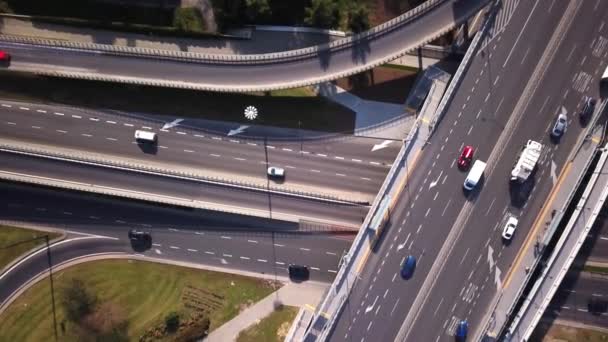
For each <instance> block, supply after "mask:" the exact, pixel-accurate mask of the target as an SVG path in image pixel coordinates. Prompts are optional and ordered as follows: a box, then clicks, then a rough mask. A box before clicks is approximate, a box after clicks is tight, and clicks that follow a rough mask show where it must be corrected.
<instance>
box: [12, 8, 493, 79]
mask: <svg viewBox="0 0 608 342" xmlns="http://www.w3.org/2000/svg"><path fill="white" fill-rule="evenodd" d="M481 3H482V5H485V3H486V2H485V1H483V2H481ZM480 6H481V5H480V4H479V2H469V1H464V2H463V1H450V2H446V3H444V4H442V5H439V6H438V7H437V8H436V9H434V10H432V11H430V12H429V13H427V14H425V15H424V16H422V17H420V18H417V19H416V20H415V21H414V24H413V25H412V24H409V25H402V26H401V27H399V28H398V29H396V30H391V31H389V32H386V33H385V34H383V35H381V39H372V40H368V41H364V42H361V43H360V44H358V45H357V46H355V47H354V48H353V49H337V50H335V51H332V53H330V54H329V53H322V54H316V55H315V56H314V57H313V58H307V59H303V60H296V61H288V62H282V63H269V64H263V65H259V64H257V65H247V64H238V65H223V64H198V63H180V62H175V61H169V60H164V61H163V60H154V59H150V58H132V57H121V56H111V55H103V54H100V53H82V52H78V51H71V50H55V51H52V50H50V49H41V48H38V49H35V48H33V47H31V46H18V45H14V44H7V43H3V44H2V46H3V47H4V48H6V47H9V48H8V51H9V52H10V53H11V54H13V62H12V64H11V68H15V67H17V66H18V65H19V64H21V63H28V65H26V66H28V67H29V66H30V65H29V64H30V63H33V64H42V65H44V66H47V67H52V68H57V66H61V67H68V68H70V69H72V70H74V69H75V70H77V71H85V72H95V73H98V74H116V75H128V76H131V77H152V78H157V79H165V80H169V79H170V78H169V77H170V76H171V78H173V79H175V80H179V81H180V82H196V83H199V82H201V81H202V80H204V82H206V83H208V84H214V85H216V86H219V85H225V86H229V87H235V86H245V85H247V84H250V82H252V80H255V85H262V84H276V83H277V81H283V82H284V81H285V80H305V79H311V78H313V77H322V76H325V75H331V74H333V73H338V72H343V71H344V70H348V69H349V68H352V67H353V66H354V65H363V64H364V63H365V62H366V61H374V60H379V59H382V58H383V57H384V56H387V55H393V54H396V53H398V52H399V51H401V50H402V49H403V39H404V37H418V38H420V37H433V36H436V35H437V33H439V32H442V31H444V30H445V27H446V23H453V22H454V20H455V19H456V20H459V21H460V20H464V19H465V18H468V17H469V16H471V15H473V14H474V13H476V12H477V10H478V8H479V7H480ZM201 75H204V77H202V78H201ZM255 85H253V84H252V86H255Z"/></svg>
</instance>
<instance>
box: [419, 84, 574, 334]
mask: <svg viewBox="0 0 608 342" xmlns="http://www.w3.org/2000/svg"><path fill="white" fill-rule="evenodd" d="M566 75H568V74H567V73H566ZM541 122H542V121H541ZM579 132H580V129H579ZM544 133H545V137H546V130H545V132H544ZM573 133H574V132H569V133H568V134H570V135H571V136H570V138H571V139H570V140H571V141H570V142H569V143H567V142H562V144H565V145H569V146H572V145H573V144H574V140H575V138H576V135H575V134H573ZM561 152H562V153H561V159H562V160H563V159H565V157H566V155H565V154H566V152H567V151H561ZM558 157H559V156H558ZM544 166H545V167H546V166H547V165H544ZM541 167H542V166H541ZM497 169H498V167H497ZM504 169H505V173H507V172H508V171H509V169H510V166H509V165H506V166H505V167H504ZM540 173H541V175H542V172H540ZM538 176H539V174H538V173H537V178H538ZM539 185H540V187H542V188H543V189H544V193H543V191H542V190H540V191H539V194H534V193H533V194H532V196H535V197H538V199H539V200H536V201H535V202H536V208H533V207H534V205H532V206H531V208H530V209H529V212H536V211H537V209H539V208H540V205H541V204H542V203H541V201H540V199H541V198H546V195H547V194H548V191H549V190H550V189H548V187H546V186H545V187H543V186H542V184H539ZM492 190H494V189H492ZM483 191H484V193H487V192H488V189H485V188H484V190H483ZM489 192H491V193H497V191H496V190H494V191H489ZM543 195H544V196H543ZM484 202H486V203H487V201H484ZM504 204H506V206H504ZM501 207H503V208H507V207H508V202H507V203H504V202H503V205H501V204H499V205H498V206H497V208H501ZM503 210H504V209H503ZM531 219H533V218H530V220H529V221H531ZM522 221H523V222H522ZM522 221H520V226H522V225H523V226H524V227H530V226H531V223H532V222H526V221H524V220H522ZM478 223H479V222H478ZM482 223H483V222H482ZM500 223H501V224H504V220H503V221H502V222H500ZM527 223H529V224H530V226H528V224H527ZM481 226H484V225H483V224H482V225H481ZM486 226H487V225H486ZM496 228H502V227H501V226H500V225H499V226H495V229H494V230H493V231H494V232H495V234H496V235H497V236H499V233H500V229H496ZM480 229H483V228H482V227H480ZM519 230H520V231H518V232H517V234H519V235H520V239H523V238H524V237H525V236H526V235H527V231H524V232H522V231H521V228H520V229H519ZM468 235H469V237H470V238H471V239H474V238H475V236H479V235H476V234H475V233H472V234H468ZM499 239H500V238H499V237H498V239H493V240H498V241H500V240H499ZM516 240H517V235H516ZM490 242H491V240H487V242H486V245H487V244H488V243H490ZM519 243H520V242H517V241H514V242H513V243H511V246H512V247H513V246H517V245H519ZM499 244H500V242H499ZM475 245H477V243H476V244H475ZM463 247H464V246H463ZM502 249H504V245H502V244H501V245H500V246H494V250H495V251H498V258H499V259H506V260H512V259H513V258H514V256H515V254H516V252H517V249H516V248H512V249H510V250H507V252H506V253H505V256H503V257H502V258H501V255H500V254H501V253H502ZM459 250H460V249H459ZM484 253H485V251H482V253H481V254H479V255H478V259H477V261H479V260H480V258H482V257H483V254H484ZM488 254H489V251H488ZM472 257H474V256H472ZM486 258H488V256H486ZM454 259H459V258H458V257H455V258H454ZM499 263H500V262H499ZM501 268H502V269H503V270H504V269H505V268H503V267H501ZM447 269H451V270H453V269H454V268H453V267H448V268H447ZM483 269H484V270H486V271H485V272H483V273H487V269H486V268H485V267H484V268H483ZM474 271H475V270H472V271H471V275H473V273H474ZM483 273H482V274H480V275H479V276H478V277H481V278H483V277H484V276H485V279H484V280H483V281H481V282H478V284H480V283H481V284H480V285H476V284H474V283H471V284H469V286H468V287H466V285H465V286H464V287H462V289H465V288H472V289H473V290H471V291H472V292H475V291H476V290H477V289H480V292H482V293H483V290H484V287H485V286H486V285H489V288H491V286H492V279H491V274H483ZM442 276H443V275H442ZM454 276H457V273H455V274H454ZM499 278H500V276H499ZM444 280H447V279H444ZM488 280H489V281H490V283H489V284H488ZM450 281H451V282H452V284H454V281H455V277H450ZM497 282H498V283H499V284H500V279H499V280H498V281H497ZM438 283H440V284H441V282H438ZM445 291H447V289H445V287H444V290H443V292H442V290H437V291H436V292H435V293H436V294H439V293H449V292H445ZM493 293H494V291H492V293H491V295H490V296H486V297H489V298H482V299H479V294H477V295H475V294H472V297H466V298H463V300H466V299H468V300H469V303H470V301H471V300H472V301H473V302H472V303H471V305H470V306H469V305H467V304H466V303H454V305H456V304H460V305H461V306H462V307H464V308H468V309H469V312H468V313H466V309H465V310H461V316H460V317H458V316H454V315H452V317H450V318H449V321H448V319H446V320H445V321H444V322H446V323H447V322H449V324H448V325H447V326H448V329H447V330H448V332H447V333H448V334H453V332H454V328H455V324H456V323H457V321H458V320H459V319H462V318H463V317H467V316H470V315H471V313H472V310H473V307H474V306H475V304H476V302H477V300H479V301H480V302H482V303H487V302H489V300H490V299H491V297H492V295H493ZM465 296H467V295H466V294H465ZM431 298H433V299H436V298H437V297H433V296H431ZM437 301H440V300H437ZM434 304H435V305H437V303H432V302H430V307H433V306H434ZM467 306H468V307H467ZM435 307H436V306H435ZM463 311H464V312H463ZM480 311H481V310H479V311H476V312H477V313H480ZM427 312H428V311H427ZM453 313H454V311H453V309H452V312H451V314H453ZM457 313H458V311H457ZM481 313H483V312H481ZM444 317H445V316H444ZM426 318H427V319H428V316H427V317H426ZM478 318H481V317H478ZM472 320H473V321H475V320H476V318H472ZM421 321H424V319H423V320H421ZM444 324H445V323H444ZM420 338H431V336H421V335H420V334H417V335H416V336H415V337H414V339H420Z"/></svg>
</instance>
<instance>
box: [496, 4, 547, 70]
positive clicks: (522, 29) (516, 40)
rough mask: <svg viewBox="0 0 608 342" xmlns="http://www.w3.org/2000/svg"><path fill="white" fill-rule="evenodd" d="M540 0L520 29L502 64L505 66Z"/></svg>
mask: <svg viewBox="0 0 608 342" xmlns="http://www.w3.org/2000/svg"><path fill="white" fill-rule="evenodd" d="M539 2H540V1H537V2H535V3H534V7H532V10H531V11H530V14H529V15H528V19H526V22H525V23H524V26H522V28H521V31H519V35H517V39H515V43H514V44H513V47H512V48H511V51H509V54H508V55H507V59H505V63H504V64H503V65H502V67H503V68H504V67H506V66H507V63H508V62H509V59H510V58H511V54H513V51H514V50H515V47H516V46H517V43H518V42H519V38H521V35H522V34H523V33H524V31H525V30H526V26H528V22H529V21H530V18H532V13H534V10H535V9H536V5H538V3H539Z"/></svg>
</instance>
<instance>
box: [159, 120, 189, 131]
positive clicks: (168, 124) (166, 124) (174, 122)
mask: <svg viewBox="0 0 608 342" xmlns="http://www.w3.org/2000/svg"><path fill="white" fill-rule="evenodd" d="M182 121H184V119H175V120H173V121H171V122H167V123H165V124H164V125H163V129H169V128H173V127H175V126H177V125H179V123H180V122H182Z"/></svg>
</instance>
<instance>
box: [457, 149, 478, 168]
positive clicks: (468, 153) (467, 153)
mask: <svg viewBox="0 0 608 342" xmlns="http://www.w3.org/2000/svg"><path fill="white" fill-rule="evenodd" d="M474 153H475V149H474V148H473V146H465V147H464V148H463V149H462V153H460V157H458V168H459V169H461V170H466V169H468V168H469V166H471V162H472V161H473V154H474Z"/></svg>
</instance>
